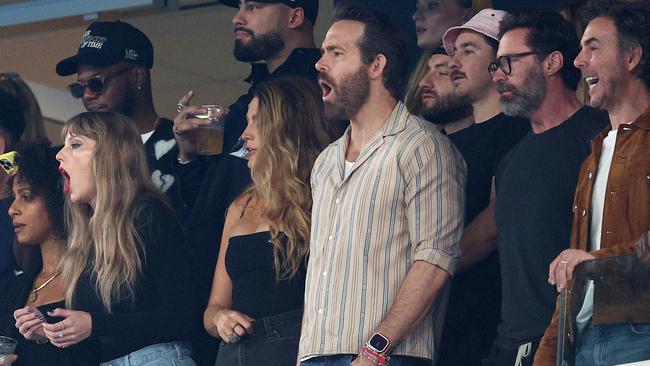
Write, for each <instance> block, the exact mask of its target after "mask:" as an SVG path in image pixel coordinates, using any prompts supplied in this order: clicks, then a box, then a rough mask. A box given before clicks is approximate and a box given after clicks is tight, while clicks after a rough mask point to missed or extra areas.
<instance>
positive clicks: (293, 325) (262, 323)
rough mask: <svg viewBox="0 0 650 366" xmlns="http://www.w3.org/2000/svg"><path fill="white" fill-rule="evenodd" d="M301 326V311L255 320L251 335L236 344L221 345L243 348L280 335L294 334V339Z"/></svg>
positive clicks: (298, 333) (298, 334)
mask: <svg viewBox="0 0 650 366" xmlns="http://www.w3.org/2000/svg"><path fill="white" fill-rule="evenodd" d="M301 325H302V309H300V310H292V311H287V312H285V313H281V314H276V315H271V316H267V317H263V318H257V319H255V322H254V323H253V333H252V334H247V335H246V336H244V337H242V339H241V341H239V342H237V343H225V342H222V344H224V343H225V344H229V345H240V346H244V345H246V344H248V343H251V342H258V341H262V339H275V338H278V337H279V336H280V335H294V333H295V334H296V337H299V336H300V327H301Z"/></svg>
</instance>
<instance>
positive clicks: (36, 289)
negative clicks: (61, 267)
mask: <svg viewBox="0 0 650 366" xmlns="http://www.w3.org/2000/svg"><path fill="white" fill-rule="evenodd" d="M59 274H61V272H55V273H54V274H53V275H52V276H50V278H48V279H47V280H45V282H43V284H42V285H40V286H38V287H32V293H31V294H29V302H35V301H36V300H38V292H39V291H41V290H42V289H44V288H45V286H47V285H49V284H50V282H52V281H54V279H55V278H56V276H58V275H59Z"/></svg>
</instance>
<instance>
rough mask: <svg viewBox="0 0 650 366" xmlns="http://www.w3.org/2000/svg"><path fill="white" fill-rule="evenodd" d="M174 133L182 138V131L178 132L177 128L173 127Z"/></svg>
mask: <svg viewBox="0 0 650 366" xmlns="http://www.w3.org/2000/svg"><path fill="white" fill-rule="evenodd" d="M174 133H175V134H176V135H177V136H183V131H180V130H179V129H178V126H174Z"/></svg>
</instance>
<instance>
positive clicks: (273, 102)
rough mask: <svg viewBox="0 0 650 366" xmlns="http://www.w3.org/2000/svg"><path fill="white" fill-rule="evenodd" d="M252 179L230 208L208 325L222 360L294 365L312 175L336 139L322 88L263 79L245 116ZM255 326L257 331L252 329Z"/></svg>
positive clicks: (297, 80) (296, 80)
mask: <svg viewBox="0 0 650 366" xmlns="http://www.w3.org/2000/svg"><path fill="white" fill-rule="evenodd" d="M246 119H247V121H248V127H247V128H246V130H245V131H244V133H243V134H242V138H243V139H244V140H245V142H246V151H247V155H248V166H249V167H250V168H251V176H252V180H253V184H252V186H251V187H250V188H248V189H247V190H245V191H244V193H242V194H241V195H240V196H239V197H238V198H237V199H236V200H235V201H234V202H233V204H232V205H231V206H230V208H229V210H228V213H227V216H226V223H225V227H224V231H223V236H222V240H221V246H220V250H219V257H218V259H217V267H216V271H215V275H214V281H213V284H212V293H211V295H210V300H209V303H208V307H207V309H206V310H205V313H204V317H203V322H204V326H205V329H206V330H207V331H208V333H210V334H211V335H212V336H214V337H218V338H221V339H222V341H223V342H222V343H221V347H220V348H219V354H218V357H217V363H216V365H234V364H239V361H240V357H242V355H244V354H245V355H246V356H245V357H246V362H247V365H279V366H282V365H292V366H293V365H295V364H296V358H297V353H298V339H299V337H300V326H301V319H302V309H303V301H304V286H305V270H306V267H305V266H306V259H307V253H308V252H309V233H310V214H311V206H312V199H311V190H310V179H309V177H310V173H311V169H312V166H313V164H314V161H315V160H316V158H317V157H318V154H319V153H320V152H321V151H322V150H323V149H324V148H325V147H326V146H327V144H329V143H330V142H331V137H330V136H329V135H328V133H327V132H326V131H328V126H327V122H326V120H325V117H324V114H323V103H322V101H321V93H320V90H319V89H318V88H317V87H316V85H314V83H313V82H310V81H307V80H304V79H301V78H296V77H284V78H277V79H272V80H271V81H268V82H266V83H265V84H262V85H261V86H260V87H258V88H257V90H256V91H255V93H254V97H253V99H252V101H251V102H250V104H249V106H248V114H247V116H246ZM253 329H254V330H255V331H253Z"/></svg>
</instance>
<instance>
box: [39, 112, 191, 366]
mask: <svg viewBox="0 0 650 366" xmlns="http://www.w3.org/2000/svg"><path fill="white" fill-rule="evenodd" d="M62 135H63V136H64V140H65V145H64V147H63V148H62V149H61V151H59V153H58V154H57V160H59V162H60V171H61V174H62V175H63V177H64V187H63V189H64V192H66V196H67V200H66V216H67V220H68V224H69V239H68V250H67V252H66V254H65V255H64V256H63V260H62V265H61V278H62V279H63V283H64V284H65V288H64V294H65V303H66V309H62V308H57V309H55V310H54V311H53V312H52V313H51V314H52V315H54V316H59V317H62V318H63V320H62V321H60V322H56V323H52V324H44V325H43V328H44V330H45V335H46V336H47V338H48V339H49V340H50V342H51V343H52V344H54V345H55V346H57V347H61V348H68V347H70V346H72V345H75V344H77V343H79V342H81V341H83V340H85V339H92V340H97V341H98V342H99V346H100V353H99V357H100V359H101V362H102V365H113V366H122V365H130V366H137V365H143V364H147V365H187V366H192V365H195V364H194V361H193V360H192V359H191V357H190V353H191V350H190V348H189V345H188V344H187V343H186V342H185V341H186V340H187V339H188V338H189V337H190V335H191V333H192V331H193V329H195V327H194V325H195V321H196V320H197V319H196V318H195V317H194V314H193V312H192V311H191V309H193V303H192V299H193V293H192V290H191V289H192V285H191V281H190V268H189V262H188V258H187V256H186V251H187V248H186V246H185V243H184V240H183V235H182V229H181V226H180V223H179V221H178V219H177V218H176V216H175V215H174V212H173V211H172V209H171V207H170V205H169V204H168V202H167V201H166V198H165V196H164V195H163V194H162V192H160V191H159V190H158V189H157V188H156V187H155V186H154V185H153V183H152V181H151V178H150V176H149V172H148V168H147V160H146V158H145V153H144V148H143V146H142V140H141V138H140V134H139V133H138V131H137V130H136V127H135V124H134V123H133V121H131V120H129V119H128V118H127V117H125V116H122V115H120V114H115V113H108V112H88V113H82V114H79V115H78V116H76V117H73V118H72V119H71V120H70V121H68V122H67V123H66V125H65V126H64V128H63V133H62ZM71 357H74V360H75V362H79V363H82V362H83V361H85V360H81V359H79V357H77V355H76V354H74V355H71Z"/></svg>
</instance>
